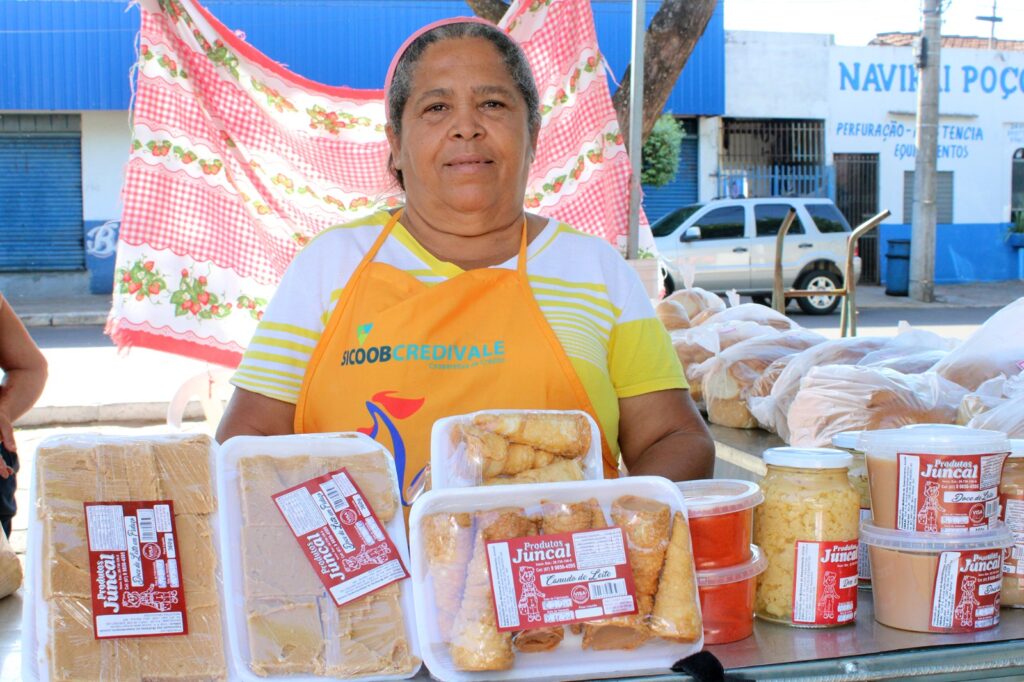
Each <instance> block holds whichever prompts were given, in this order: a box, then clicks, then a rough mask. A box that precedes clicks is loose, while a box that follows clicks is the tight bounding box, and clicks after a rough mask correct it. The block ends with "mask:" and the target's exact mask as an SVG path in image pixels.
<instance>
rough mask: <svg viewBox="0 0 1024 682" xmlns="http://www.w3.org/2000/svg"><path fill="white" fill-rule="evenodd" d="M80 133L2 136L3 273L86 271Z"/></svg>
mask: <svg viewBox="0 0 1024 682" xmlns="http://www.w3.org/2000/svg"><path fill="white" fill-rule="evenodd" d="M81 156H82V154H81V139H80V136H79V135H78V134H65V135H61V134H43V135H18V134H15V135H8V134H0V272H18V271H21V272H24V271H36V270H83V269H84V268H85V247H84V244H83V234H82V159H81Z"/></svg>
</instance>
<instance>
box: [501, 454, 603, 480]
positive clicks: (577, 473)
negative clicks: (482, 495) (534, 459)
mask: <svg viewBox="0 0 1024 682" xmlns="http://www.w3.org/2000/svg"><path fill="white" fill-rule="evenodd" d="M582 480H583V469H582V468H581V467H580V464H579V462H578V461H576V460H575V459H561V458H559V459H556V460H555V461H554V462H552V463H551V464H548V465H547V466H543V467H541V468H539V469H530V470H529V471H524V472H522V473H521V474H516V475H515V476H509V477H508V478H492V479H490V480H487V481H485V482H484V485H512V484H517V483H554V482H557V481H582Z"/></svg>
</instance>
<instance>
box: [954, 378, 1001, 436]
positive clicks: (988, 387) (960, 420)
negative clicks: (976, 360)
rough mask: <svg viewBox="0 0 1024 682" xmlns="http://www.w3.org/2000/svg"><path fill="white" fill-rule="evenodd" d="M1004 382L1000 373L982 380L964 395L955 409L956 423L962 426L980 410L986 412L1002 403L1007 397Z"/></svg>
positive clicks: (979, 412)
mask: <svg viewBox="0 0 1024 682" xmlns="http://www.w3.org/2000/svg"><path fill="white" fill-rule="evenodd" d="M1006 383H1007V379H1006V377H1005V376H1004V375H1002V374H1000V375H999V376H997V377H992V378H991V379H988V380H986V381H983V382H982V383H981V385H980V386H978V387H977V388H976V389H974V390H973V391H971V392H970V393H968V394H967V395H965V396H964V399H963V400H961V401H960V407H959V408H958V409H957V411H956V423H957V424H959V425H960V426H964V425H966V424H967V422H969V421H971V419H973V418H974V417H976V416H977V415H979V414H981V413H982V412H988V411H989V410H991V409H992V408H993V407H998V406H999V405H1001V404H1003V402H1005V401H1006V399H1007V397H1008V396H1007V395H1006V394H1005V393H1004V391H1003V389H1004V388H1005V387H1006Z"/></svg>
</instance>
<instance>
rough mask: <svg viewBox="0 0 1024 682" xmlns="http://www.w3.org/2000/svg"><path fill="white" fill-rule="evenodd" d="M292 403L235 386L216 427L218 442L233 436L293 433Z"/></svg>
mask: <svg viewBox="0 0 1024 682" xmlns="http://www.w3.org/2000/svg"><path fill="white" fill-rule="evenodd" d="M294 421H295V406H294V405H292V404H291V403H286V402H284V401H282V400H274V399H273V398H268V397H267V396H265V395H260V394H259V393H253V392H252V391H247V390H245V389H244V388H238V387H235V393H234V395H232V396H231V400H230V401H228V406H227V409H225V410H224V416H223V417H222V418H221V420H220V425H219V426H218V427H217V442H218V443H223V442H224V441H226V440H227V439H228V438H231V437H233V436H285V435H288V434H290V433H295V427H294Z"/></svg>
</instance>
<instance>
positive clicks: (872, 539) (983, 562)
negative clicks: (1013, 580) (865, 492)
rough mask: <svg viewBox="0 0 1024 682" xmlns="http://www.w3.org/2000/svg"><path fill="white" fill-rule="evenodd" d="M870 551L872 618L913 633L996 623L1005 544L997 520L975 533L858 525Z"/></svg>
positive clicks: (1009, 537)
mask: <svg viewBox="0 0 1024 682" xmlns="http://www.w3.org/2000/svg"><path fill="white" fill-rule="evenodd" d="M861 538H862V539H863V540H864V542H866V543H867V544H868V547H869V551H870V554H871V575H872V578H873V580H872V589H873V591H874V597H875V599H874V602H875V620H877V621H878V622H879V623H881V624H882V625H888V626H889V627H893V628H899V629H900V630H912V631H914V632H940V633H954V632H976V631H978V630H986V629H988V628H991V627H994V626H996V625H997V624H998V623H999V596H1000V592H1001V589H1000V588H1001V585H1002V563H1003V562H1002V558H1003V549H1004V548H1006V547H1009V546H1010V545H1011V544H1012V543H1013V534H1012V533H1011V532H1010V530H1009V529H1008V528H1007V527H1006V526H1005V525H1004V524H1002V523H1000V522H998V521H996V522H995V523H994V524H993V526H992V528H987V529H985V530H980V531H977V532H974V533H955V534H954V533H916V532H913V531H903V530H893V529H890V528H880V527H878V526H876V525H874V524H871V523H864V524H863V525H862V526H861Z"/></svg>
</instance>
